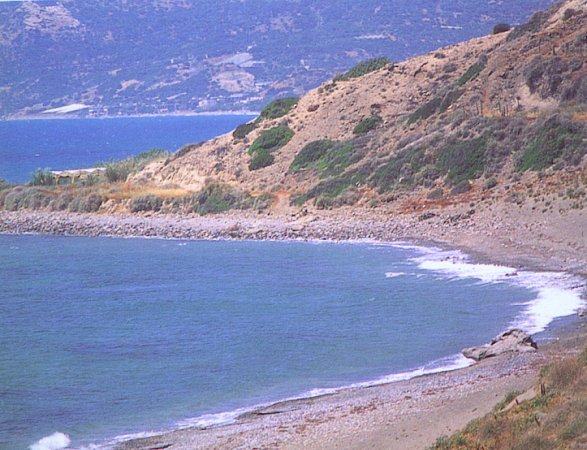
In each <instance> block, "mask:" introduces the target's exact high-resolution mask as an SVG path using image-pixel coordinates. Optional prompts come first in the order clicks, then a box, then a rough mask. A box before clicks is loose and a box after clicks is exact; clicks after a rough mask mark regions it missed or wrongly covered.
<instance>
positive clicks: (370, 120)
mask: <svg viewBox="0 0 587 450" xmlns="http://www.w3.org/2000/svg"><path fill="white" fill-rule="evenodd" d="M382 122H383V119H382V118H381V116H378V115H377V114H374V115H372V116H369V117H366V118H365V119H363V120H361V121H360V122H359V123H358V124H357V125H356V126H355V128H354V129H353V134H356V135H362V134H367V133H368V132H369V131H371V130H374V129H375V128H377V127H378V126H379V125H381V123H382Z"/></svg>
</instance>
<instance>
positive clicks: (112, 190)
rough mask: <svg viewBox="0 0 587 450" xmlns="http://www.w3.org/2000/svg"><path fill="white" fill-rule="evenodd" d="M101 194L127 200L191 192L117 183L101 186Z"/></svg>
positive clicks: (166, 196)
mask: <svg viewBox="0 0 587 450" xmlns="http://www.w3.org/2000/svg"><path fill="white" fill-rule="evenodd" d="M101 193H102V195H103V196H104V197H106V198H108V199H113V200H127V199H130V198H136V197H142V196H146V195H154V196H156V197H160V198H162V199H170V198H181V197H185V196H187V195H190V194H192V193H193V192H191V191H188V190H186V189H180V188H165V187H160V186H145V185H133V184H129V183H117V184H114V185H109V186H107V187H104V188H102V192H101Z"/></svg>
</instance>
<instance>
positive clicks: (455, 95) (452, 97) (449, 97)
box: [438, 89, 464, 113]
mask: <svg viewBox="0 0 587 450" xmlns="http://www.w3.org/2000/svg"><path fill="white" fill-rule="evenodd" d="M463 92H464V91H463V90H462V89H455V90H454V91H450V92H449V93H448V94H446V95H445V96H444V98H443V99H442V101H441V102H440V105H438V110H439V111H440V112H441V113H443V112H445V111H446V110H447V109H448V108H450V106H451V105H452V104H453V103H454V102H456V101H457V100H458V99H459V98H461V95H463Z"/></svg>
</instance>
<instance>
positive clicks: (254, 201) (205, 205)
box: [171, 182, 273, 215]
mask: <svg viewBox="0 0 587 450" xmlns="http://www.w3.org/2000/svg"><path fill="white" fill-rule="evenodd" d="M272 201H273V196H272V195H270V194H267V193H264V194H261V195H259V196H257V197H253V196H251V195H250V194H249V193H248V192H245V191H241V190H240V189H237V188H235V187H233V186H231V185H229V184H225V183H218V182H212V183H208V184H207V185H206V186H204V188H202V190H201V191H200V192H198V193H196V194H193V195H191V196H188V197H184V198H182V199H178V200H175V201H174V203H175V204H172V205H171V209H173V208H174V207H176V208H177V207H178V206H182V207H183V208H184V209H187V210H188V211H190V212H195V213H198V214H200V215H206V214H214V213H220V212H225V211H229V210H231V209H251V208H252V209H256V210H262V209H265V208H268V207H269V206H270V205H271V203H272Z"/></svg>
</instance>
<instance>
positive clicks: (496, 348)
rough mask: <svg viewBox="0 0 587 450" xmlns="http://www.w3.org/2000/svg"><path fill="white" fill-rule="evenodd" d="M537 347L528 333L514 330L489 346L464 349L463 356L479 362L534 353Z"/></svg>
mask: <svg viewBox="0 0 587 450" xmlns="http://www.w3.org/2000/svg"><path fill="white" fill-rule="evenodd" d="M537 348H538V346H537V345H536V342H534V340H533V339H532V336H530V335H529V334H528V333H526V332H524V331H522V330H520V329H518V328H514V329H512V330H508V331H506V332H505V333H502V334H500V335H499V336H497V337H496V338H494V339H493V340H492V341H491V342H490V343H489V344H485V345H482V346H481V347H471V348H465V349H464V350H463V355H464V356H465V357H466V358H470V359H474V360H475V361H480V360H482V359H485V358H491V357H492V356H497V355H501V354H503V353H511V352H513V353H527V352H535V351H536V349H537Z"/></svg>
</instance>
